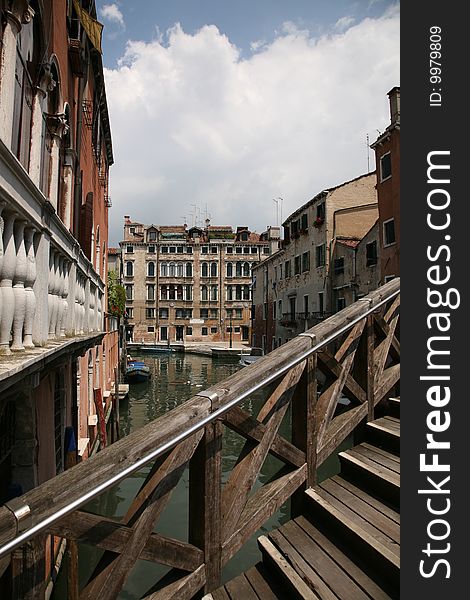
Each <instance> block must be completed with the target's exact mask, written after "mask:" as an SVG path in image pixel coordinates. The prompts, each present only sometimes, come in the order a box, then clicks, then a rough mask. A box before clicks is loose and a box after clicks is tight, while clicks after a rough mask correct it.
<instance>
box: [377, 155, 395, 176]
mask: <svg viewBox="0 0 470 600" xmlns="http://www.w3.org/2000/svg"><path fill="white" fill-rule="evenodd" d="M391 176H392V155H391V154H390V152H387V154H384V155H383V156H381V157H380V181H385V180H386V179H388V178H389V177H391Z"/></svg>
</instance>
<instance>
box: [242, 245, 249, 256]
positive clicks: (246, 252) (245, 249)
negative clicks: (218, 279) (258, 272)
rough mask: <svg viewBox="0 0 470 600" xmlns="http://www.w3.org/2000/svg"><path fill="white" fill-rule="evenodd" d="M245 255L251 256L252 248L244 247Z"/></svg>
mask: <svg viewBox="0 0 470 600" xmlns="http://www.w3.org/2000/svg"><path fill="white" fill-rule="evenodd" d="M243 254H250V248H249V247H248V246H244V247H243Z"/></svg>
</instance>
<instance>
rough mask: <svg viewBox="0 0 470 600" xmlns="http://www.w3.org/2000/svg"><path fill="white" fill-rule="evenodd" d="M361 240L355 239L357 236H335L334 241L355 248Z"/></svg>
mask: <svg viewBox="0 0 470 600" xmlns="http://www.w3.org/2000/svg"><path fill="white" fill-rule="evenodd" d="M360 241H361V240H359V239H357V238H350V239H341V238H337V239H336V242H337V243H338V244H342V245H343V246H348V247H349V248H356V247H357V246H358V245H359V242H360Z"/></svg>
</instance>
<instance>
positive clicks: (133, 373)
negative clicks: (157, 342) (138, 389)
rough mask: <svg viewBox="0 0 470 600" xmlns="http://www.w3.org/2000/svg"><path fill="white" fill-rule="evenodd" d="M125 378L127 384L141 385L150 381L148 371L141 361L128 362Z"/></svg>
mask: <svg viewBox="0 0 470 600" xmlns="http://www.w3.org/2000/svg"><path fill="white" fill-rule="evenodd" d="M125 378H126V381H127V383H143V382H145V381H148V379H150V369H149V367H147V365H146V364H145V363H144V362H143V361H142V360H129V361H128V362H127V367H126V375H125Z"/></svg>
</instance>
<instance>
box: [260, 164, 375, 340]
mask: <svg viewBox="0 0 470 600" xmlns="http://www.w3.org/2000/svg"><path fill="white" fill-rule="evenodd" d="M377 217H378V210H377V196H376V191H375V173H369V174H366V175H362V176H360V177H357V178H356V179H353V180H352V181H348V182H346V183H343V184H341V185H339V186H336V187H334V188H330V189H327V190H323V191H322V192H320V193H319V194H317V195H316V196H315V197H314V198H312V199H311V200H310V201H309V202H307V203H306V204H304V205H303V206H302V207H300V208H299V209H298V210H296V211H295V212H294V213H292V214H291V215H290V216H289V217H288V218H287V219H286V221H285V222H284V223H283V226H284V240H283V241H282V249H281V250H280V251H279V252H277V253H276V254H274V255H273V256H271V257H270V258H269V259H268V260H267V261H265V262H264V263H262V264H259V265H257V266H256V267H255V269H254V271H253V275H254V285H253V304H254V319H255V323H254V341H253V344H254V345H256V346H261V347H262V348H263V349H264V350H265V351H270V350H272V349H273V348H276V347H277V346H279V345H280V344H282V343H285V342H286V341H288V340H289V339H291V338H293V337H295V336H296V335H298V334H299V333H301V332H302V331H304V330H305V329H308V328H310V327H312V326H313V325H315V324H316V323H317V322H319V321H320V320H322V319H324V318H325V317H326V316H328V315H330V314H331V313H333V312H336V310H338V309H340V308H342V307H343V304H344V303H345V302H346V305H347V304H349V303H350V302H348V300H347V298H345V297H344V295H341V294H338V289H339V287H340V286H341V288H343V287H344V286H345V285H346V284H345V283H344V282H343V281H342V282H341V283H337V282H336V283H335V281H334V278H333V274H334V272H335V270H336V274H337V276H338V277H339V276H340V275H342V274H344V266H343V271H342V272H341V264H340V263H341V262H342V261H343V262H344V257H343V256H340V253H339V248H340V246H339V247H338V249H336V246H337V244H338V242H339V240H342V239H343V240H344V239H352V240H354V241H355V242H359V241H360V240H361V239H362V238H363V237H364V235H366V233H367V232H368V231H369V230H370V229H371V228H372V226H373V225H374V223H375V222H376V221H377ZM341 247H342V246H341ZM335 261H336V262H335ZM343 277H344V275H343ZM347 285H348V286H349V287H350V288H351V290H352V293H351V296H352V297H354V300H355V299H357V290H356V289H355V287H354V285H353V282H352V281H349V282H348V284H347ZM335 288H336V289H335ZM354 300H352V301H354Z"/></svg>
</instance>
